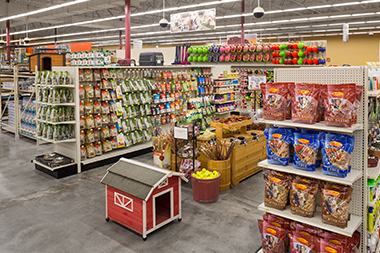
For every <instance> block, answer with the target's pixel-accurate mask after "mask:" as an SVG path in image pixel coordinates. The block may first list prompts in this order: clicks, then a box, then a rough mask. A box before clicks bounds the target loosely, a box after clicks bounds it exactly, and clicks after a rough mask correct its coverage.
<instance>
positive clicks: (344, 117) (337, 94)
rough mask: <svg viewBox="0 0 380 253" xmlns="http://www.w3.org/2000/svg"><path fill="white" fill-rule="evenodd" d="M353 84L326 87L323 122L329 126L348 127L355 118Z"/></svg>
mask: <svg viewBox="0 0 380 253" xmlns="http://www.w3.org/2000/svg"><path fill="white" fill-rule="evenodd" d="M356 100H357V94H356V85H355V84H329V85H327V99H326V111H325V122H326V124H327V125H330V126H339V127H350V126H351V125H352V124H353V119H355V118H356V116H355V113H356V110H355V102H356Z"/></svg>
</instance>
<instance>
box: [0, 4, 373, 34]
mask: <svg viewBox="0 0 380 253" xmlns="http://www.w3.org/2000/svg"><path fill="white" fill-rule="evenodd" d="M240 1H241V0H219V1H211V2H205V3H199V4H192V5H185V6H179V7H170V8H166V9H165V11H166V12H171V11H178V10H184V9H191V8H199V7H204V6H211V5H220V4H226V3H232V2H240ZM372 3H380V0H368V1H358V2H347V3H341V4H331V5H318V6H308V7H301V8H293V9H284V10H272V11H267V12H266V14H275V13H281V12H291V11H300V10H310V9H320V8H330V7H339V6H350V5H357V4H372ZM295 9H296V10H295ZM162 11H163V10H152V11H145V12H139V13H133V14H131V16H132V17H137V16H144V15H150V14H155V13H160V12H162ZM252 15H253V13H244V14H234V15H226V16H219V17H216V19H228V18H237V17H240V16H252ZM124 17H125V16H124V15H120V16H114V17H108V18H100V19H94V20H87V21H81V22H76V23H71V24H62V25H56V26H49V27H42V28H37V29H32V30H29V31H27V32H29V33H32V32H38V31H45V30H50V29H56V28H64V27H71V26H80V25H86V24H93V23H98V22H105V21H111V20H117V19H123V18H124ZM309 19H310V20H317V19H320V18H319V17H315V18H309ZM0 20H1V19H0ZM150 26H156V24H149V25H147V26H145V25H142V27H141V28H145V27H150ZM132 29H134V28H133V27H132ZM25 32H26V31H18V32H12V33H11V34H10V35H18V34H23V33H25ZM0 36H5V34H0Z"/></svg>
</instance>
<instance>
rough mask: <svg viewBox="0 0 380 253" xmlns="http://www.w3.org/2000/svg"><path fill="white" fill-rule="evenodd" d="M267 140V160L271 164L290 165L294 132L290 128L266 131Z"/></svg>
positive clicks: (268, 129)
mask: <svg viewBox="0 0 380 253" xmlns="http://www.w3.org/2000/svg"><path fill="white" fill-rule="evenodd" d="M264 133H265V137H266V139H267V147H266V150H267V158H268V162H269V163H271V164H278V165H284V166H286V165H288V164H289V160H290V146H291V143H292V142H293V131H292V130H291V129H289V128H267V129H265V132H264Z"/></svg>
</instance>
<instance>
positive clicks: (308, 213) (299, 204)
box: [290, 177, 318, 217]
mask: <svg viewBox="0 0 380 253" xmlns="http://www.w3.org/2000/svg"><path fill="white" fill-rule="evenodd" d="M317 193H318V182H317V181H315V180H311V179H307V178H301V177H295V178H293V181H292V184H291V188H290V210H291V211H292V213H293V214H297V215H300V216H304V217H313V216H314V212H315V208H316V202H317Z"/></svg>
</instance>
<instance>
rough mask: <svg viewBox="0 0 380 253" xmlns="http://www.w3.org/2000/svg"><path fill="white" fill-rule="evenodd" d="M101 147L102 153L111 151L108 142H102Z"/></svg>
mask: <svg viewBox="0 0 380 253" xmlns="http://www.w3.org/2000/svg"><path fill="white" fill-rule="evenodd" d="M102 146H103V153H107V152H110V151H112V145H111V142H110V141H109V140H103V142H102Z"/></svg>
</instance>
